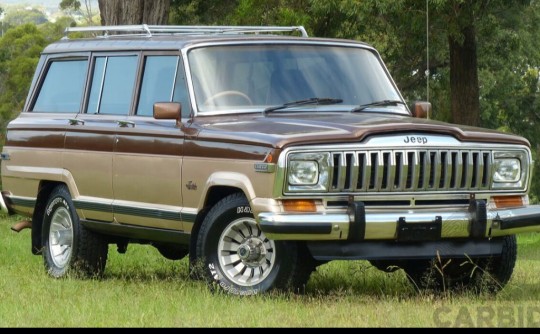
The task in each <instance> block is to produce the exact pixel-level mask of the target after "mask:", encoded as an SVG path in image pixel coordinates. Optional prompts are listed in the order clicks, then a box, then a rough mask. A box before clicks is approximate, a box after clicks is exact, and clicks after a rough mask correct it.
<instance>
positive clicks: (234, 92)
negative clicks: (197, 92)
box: [203, 90, 253, 105]
mask: <svg viewBox="0 0 540 334" xmlns="http://www.w3.org/2000/svg"><path fill="white" fill-rule="evenodd" d="M225 96H239V97H241V98H242V99H244V100H246V102H247V103H248V104H249V105H252V104H253V102H252V101H251V99H250V98H249V96H247V95H246V94H244V93H242V92H239V91H237V90H224V91H222V92H219V93H217V94H214V95H212V96H210V97H209V98H208V99H206V101H204V103H203V104H204V105H209V104H210V103H211V102H212V101H214V100H216V99H219V98H223V97H225Z"/></svg>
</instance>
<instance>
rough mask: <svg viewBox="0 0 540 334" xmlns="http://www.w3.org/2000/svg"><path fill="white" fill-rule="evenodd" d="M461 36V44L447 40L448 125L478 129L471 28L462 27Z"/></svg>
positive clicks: (473, 33) (476, 77)
mask: <svg viewBox="0 0 540 334" xmlns="http://www.w3.org/2000/svg"><path fill="white" fill-rule="evenodd" d="M461 33H462V36H463V41H458V40H456V39H455V38H453V37H449V46H450V92H451V93H450V108H451V112H452V122H454V123H457V124H464V125H473V126H478V125H480V90H479V88H478V69H477V60H476V31H475V27H474V25H473V24H471V25H469V26H467V27H464V28H463V29H462V30H461Z"/></svg>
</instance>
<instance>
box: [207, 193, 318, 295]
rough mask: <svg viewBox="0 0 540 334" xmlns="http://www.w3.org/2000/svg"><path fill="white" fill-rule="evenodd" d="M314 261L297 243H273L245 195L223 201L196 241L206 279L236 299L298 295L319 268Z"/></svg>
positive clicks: (229, 197)
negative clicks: (271, 292) (277, 292)
mask: <svg viewBox="0 0 540 334" xmlns="http://www.w3.org/2000/svg"><path fill="white" fill-rule="evenodd" d="M309 259H310V257H308V255H307V254H306V253H305V252H304V251H303V249H301V247H300V245H298V244H297V243H294V242H285V241H274V240H270V239H268V238H267V237H266V236H265V234H264V232H263V231H262V230H261V229H260V228H259V226H258V224H257V222H256V221H255V218H254V217H253V214H252V213H251V207H250V206H249V203H248V202H247V200H246V199H245V197H244V196H243V195H242V194H233V195H230V196H228V197H225V198H224V199H222V200H221V201H220V202H218V203H217V204H216V205H215V206H214V207H213V208H212V209H211V210H210V212H209V213H208V215H207V216H206V218H205V219H204V221H203V223H202V225H201V230H200V232H199V235H198V239H197V260H198V261H200V263H201V264H202V267H201V268H199V269H200V270H201V272H202V276H203V277H204V278H206V279H207V281H208V282H209V283H210V285H211V287H212V288H216V287H217V288H218V289H221V290H223V291H226V292H228V293H231V294H235V295H249V294H257V293H262V292H266V291H269V290H272V289H279V290H295V291H299V290H301V289H302V287H303V286H304V285H305V284H306V282H307V281H308V279H309V276H310V274H311V271H312V270H313V269H314V266H311V263H312V261H309Z"/></svg>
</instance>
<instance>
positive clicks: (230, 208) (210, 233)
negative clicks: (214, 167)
mask: <svg viewBox="0 0 540 334" xmlns="http://www.w3.org/2000/svg"><path fill="white" fill-rule="evenodd" d="M228 204H229V205H227V207H224V208H223V209H222V210H217V211H214V210H212V211H211V212H210V213H209V215H208V216H207V217H206V219H205V220H204V222H203V226H205V227H206V229H202V230H201V231H202V233H201V234H200V235H199V238H198V244H199V247H198V249H199V251H200V254H199V258H202V259H203V260H202V263H203V265H204V268H202V269H203V273H204V277H205V278H206V279H207V281H208V282H209V283H210V285H211V287H212V288H213V290H214V291H216V290H223V291H225V292H227V293H230V294H234V295H255V294H259V293H263V292H266V291H268V290H271V289H272V288H274V287H275V285H276V283H277V282H278V281H280V280H281V279H282V276H283V273H282V271H283V268H284V267H286V262H287V261H286V257H284V256H281V254H284V251H285V249H284V248H286V245H284V244H282V243H280V242H276V241H274V245H275V247H274V252H275V258H274V259H275V260H274V265H273V267H272V269H271V272H270V273H269V274H268V276H266V277H265V278H264V280H263V281H262V282H260V283H258V284H254V285H252V286H241V285H238V284H235V283H234V282H231V281H230V280H229V279H228V277H227V275H225V273H224V270H223V268H222V267H221V264H220V261H219V258H218V244H219V241H220V238H221V235H222V233H223V231H225V229H226V228H227V227H228V226H229V225H230V224H231V223H232V222H234V221H235V220H237V219H241V218H251V219H253V218H254V217H253V214H252V213H251V207H250V206H249V205H248V204H247V203H245V201H239V200H236V201H232V202H230V203H228Z"/></svg>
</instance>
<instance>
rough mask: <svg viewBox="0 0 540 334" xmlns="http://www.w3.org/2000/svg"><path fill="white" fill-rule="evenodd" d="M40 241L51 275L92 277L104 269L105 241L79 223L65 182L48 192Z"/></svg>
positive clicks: (105, 260)
mask: <svg viewBox="0 0 540 334" xmlns="http://www.w3.org/2000/svg"><path fill="white" fill-rule="evenodd" d="M42 244H43V260H44V264H45V269H46V270H47V273H48V274H49V275H51V276H53V277H55V278H62V277H66V276H68V275H75V276H79V277H94V276H99V275H101V274H102V273H103V271H104V270H105V264H106V262H107V254H108V243H107V241H106V240H105V239H104V237H103V236H101V235H99V234H96V233H94V232H92V231H90V230H88V229H86V228H85V227H84V226H83V225H82V224H81V223H80V221H79V217H78V215H77V212H76V211H75V207H74V205H73V202H72V200H71V195H70V194H69V190H68V189H67V187H66V186H65V185H60V186H57V187H56V188H55V189H54V190H53V191H52V192H51V194H50V196H49V199H48V201H47V205H46V206H45V212H44V214H43V234H42Z"/></svg>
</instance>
